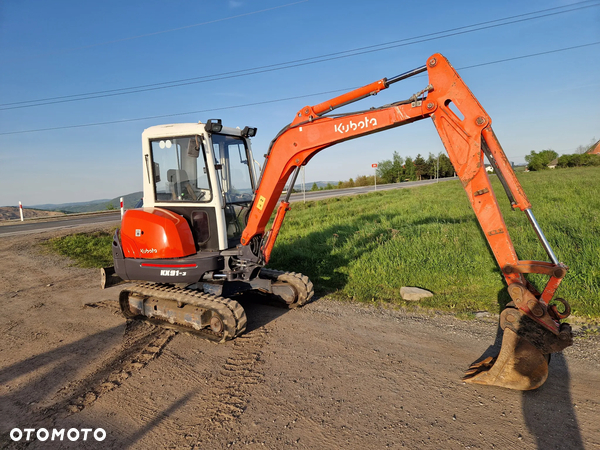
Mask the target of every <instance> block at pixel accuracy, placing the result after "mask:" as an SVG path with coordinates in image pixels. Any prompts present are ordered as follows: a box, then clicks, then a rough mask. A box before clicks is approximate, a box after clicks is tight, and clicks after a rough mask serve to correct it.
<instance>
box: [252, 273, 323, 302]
mask: <svg viewBox="0 0 600 450" xmlns="http://www.w3.org/2000/svg"><path fill="white" fill-rule="evenodd" d="M260 275H262V276H263V277H264V278H267V279H270V280H273V281H282V282H284V283H288V284H291V285H292V286H293V287H294V288H295V289H296V292H298V300H296V301H295V302H294V303H292V304H291V305H288V307H289V308H295V307H296V306H303V305H305V304H307V303H308V302H309V301H310V299H311V298H312V297H313V295H315V289H314V286H313V284H312V281H310V280H309V278H308V277H307V276H306V275H303V274H301V273H297V272H284V271H281V270H275V269H264V268H263V269H261V270H260Z"/></svg>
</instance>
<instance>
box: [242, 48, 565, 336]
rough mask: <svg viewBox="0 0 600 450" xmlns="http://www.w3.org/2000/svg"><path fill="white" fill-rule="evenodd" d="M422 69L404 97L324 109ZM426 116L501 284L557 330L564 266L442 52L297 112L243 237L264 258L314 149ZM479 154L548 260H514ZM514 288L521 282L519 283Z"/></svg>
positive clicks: (267, 169) (272, 154) (270, 158)
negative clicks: (530, 276)
mask: <svg viewBox="0 0 600 450" xmlns="http://www.w3.org/2000/svg"><path fill="white" fill-rule="evenodd" d="M424 71H427V73H428V76H429V83H428V85H427V86H426V87H425V89H423V90H422V91H421V92H419V93H418V94H415V95H413V96H412V97H411V98H410V99H408V100H406V101H402V102H397V103H393V104H390V105H386V106H383V107H380V108H375V109H369V110H366V111H363V112H358V113H350V114H342V115H335V116H334V115H326V113H327V112H331V111H333V110H335V109H336V108H338V107H340V106H343V105H347V104H349V103H352V102H354V101H357V100H360V99H363V98H365V97H366V96H368V95H374V94H376V93H378V92H380V91H382V90H383V89H386V88H388V87H389V85H390V84H392V83H395V82H397V81H400V80H402V79H405V78H408V77H409V76H413V75H416V74H418V73H421V72H424ZM428 117H430V118H431V119H432V120H433V123H434V125H435V127H436V129H437V132H438V134H439V135H440V138H441V140H442V142H443V144H444V147H445V148H446V151H447V152H448V155H449V158H450V161H451V162H452V164H453V166H454V168H455V170H456V173H457V175H458V177H459V178H460V180H461V182H462V185H463V187H464V189H465V191H466V193H467V196H468V198H469V201H470V202H471V205H472V207H473V210H474V212H475V215H476V216H477V219H478V221H479V224H480V226H481V228H482V230H483V233H484V234H485V237H486V239H487V241H488V243H489V246H490V248H491V250H492V252H493V254H494V257H495V258H496V261H497V263H498V265H499V266H500V268H501V270H502V272H503V275H504V277H505V279H506V282H507V284H508V285H509V286H510V285H512V284H516V286H513V290H511V289H509V293H511V296H513V299H514V300H515V303H516V304H517V307H518V308H519V309H520V310H521V311H523V312H524V313H525V314H526V315H528V316H530V317H531V318H532V319H533V320H534V321H536V322H538V324H540V325H541V326H543V327H545V328H546V329H547V330H549V331H551V332H552V333H554V334H555V335H558V334H559V332H560V330H559V324H558V319H559V314H558V313H557V312H555V313H553V314H552V315H550V314H549V311H550V312H552V311H551V309H549V308H548V304H549V302H550V300H551V299H552V297H553V295H554V292H555V291H556V289H557V288H558V285H559V284H560V282H561V280H562V278H563V277H564V275H565V274H566V271H567V267H566V266H564V265H562V264H560V263H558V261H557V260H556V256H555V255H554V253H553V252H552V250H551V249H550V246H549V245H548V242H547V241H546V239H545V237H544V236H543V233H542V232H541V229H539V225H537V222H536V221H535V218H534V217H533V213H532V212H531V204H530V203H529V200H528V199H527V196H526V195H525V193H524V192H523V189H522V187H521V184H520V183H519V180H518V179H517V177H516V175H515V173H514V171H513V170H512V168H511V164H510V162H509V161H508V159H507V158H506V155H505V154H504V151H503V150H502V147H501V146H500V143H499V142H498V140H497V138H496V136H495V134H494V132H493V130H492V127H491V123H492V121H491V118H490V117H489V115H488V114H487V113H486V112H485V110H484V109H483V107H482V106H481V105H480V104H479V102H478V101H477V99H476V98H475V96H474V95H473V93H472V92H471V91H470V90H469V88H468V87H467V86H466V84H465V83H464V81H463V80H462V79H461V77H460V76H459V75H458V73H457V72H456V71H455V70H454V68H453V67H452V66H451V65H450V63H449V62H448V61H447V60H446V58H445V57H444V56H442V55H441V54H435V55H433V56H431V57H430V58H429V59H428V60H427V64H426V65H425V66H423V67H421V68H418V69H414V70H412V71H409V72H406V73H405V74H402V75H399V76H397V77H393V78H391V79H386V78H384V79H382V80H379V81H376V82H374V83H371V84H368V85H366V86H363V87H362V88H359V89H356V90H354V91H351V92H348V93H346V94H343V95H341V96H339V97H336V98H333V99H331V100H328V101H326V102H323V103H320V104H318V105H315V106H306V107H304V108H302V109H301V110H300V111H298V113H297V114H296V117H295V118H294V121H293V122H292V123H291V124H290V125H288V126H287V127H286V128H285V129H284V130H283V131H282V132H281V133H279V135H278V136H277V137H276V138H275V139H274V140H273V142H272V143H271V147H270V150H269V152H268V154H267V157H266V161H265V165H264V168H263V172H262V175H261V180H260V183H259V186H258V189H257V191H256V194H255V199H254V203H253V205H252V209H251V211H250V214H249V216H248V223H247V226H246V228H245V229H244V231H243V234H242V240H241V242H242V244H243V245H249V244H250V243H251V242H255V243H256V242H257V241H260V246H255V247H258V248H260V252H261V255H260V256H261V258H262V261H264V262H265V263H267V262H268V261H269V258H270V254H271V250H272V249H273V245H274V243H275V240H276V239H277V234H278V232H279V229H280V227H281V225H282V223H283V219H284V217H285V213H286V212H287V211H288V210H289V203H288V202H287V199H286V200H285V201H283V202H281V204H280V206H279V208H278V211H277V214H276V217H275V221H274V224H273V227H272V229H271V230H270V231H269V232H267V233H265V228H266V226H267V223H268V222H269V219H270V217H271V214H272V212H273V211H274V209H275V207H276V204H277V201H278V199H279V197H280V195H281V194H282V192H283V190H284V188H285V185H286V182H287V180H288V178H289V177H290V175H292V174H295V175H294V181H295V176H296V175H297V173H298V170H299V168H300V167H301V166H303V165H305V164H306V163H308V161H309V160H310V159H311V158H312V157H313V156H314V155H316V154H317V153H318V152H320V151H321V150H323V149H324V148H327V147H330V146H332V145H334V144H337V143H339V142H344V141H347V140H350V139H356V138H358V137H361V136H366V135H368V134H372V133H377V132H380V131H384V130H387V129H390V128H394V127H399V126H402V125H406V124H409V123H412V122H414V121H417V120H421V119H425V118H428ZM484 155H486V156H487V158H488V160H489V161H490V163H491V164H492V165H493V167H494V169H495V171H496V174H497V175H498V178H499V180H500V181H501V183H502V185H503V187H504V189H505V191H506V194H507V196H508V198H509V200H510V202H511V206H512V207H513V209H519V210H521V211H525V212H526V214H527V216H528V218H529V220H530V221H531V222H532V225H533V226H534V228H535V230H536V233H538V236H539V237H540V240H541V241H542V245H543V246H544V248H545V249H546V251H547V252H548V254H549V256H550V258H551V260H552V263H547V262H540V261H520V260H519V258H518V256H517V254H516V252H515V249H514V246H513V243H512V241H511V239H510V236H509V233H508V230H507V228H506V224H505V223H504V218H503V216H502V213H501V211H500V207H499V205H498V201H497V199H496V196H495V194H494V192H493V190H492V186H491V183H490V180H489V177H488V175H487V172H486V170H485V166H484V160H483V156H484ZM292 183H293V182H292ZM290 191H291V189H290ZM288 196H289V194H288ZM526 273H543V274H547V275H549V276H550V280H549V281H548V284H547V285H546V287H545V289H544V290H543V292H542V293H539V292H538V291H537V290H535V288H534V287H533V286H532V285H531V284H530V283H529V282H528V281H527V280H526V279H525V277H524V274H526ZM517 287H519V288H520V287H522V290H518V289H517Z"/></svg>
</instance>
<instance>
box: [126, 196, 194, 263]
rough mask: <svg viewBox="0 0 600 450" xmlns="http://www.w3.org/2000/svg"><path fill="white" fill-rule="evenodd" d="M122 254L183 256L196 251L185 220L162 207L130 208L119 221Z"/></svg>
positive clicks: (142, 256)
mask: <svg viewBox="0 0 600 450" xmlns="http://www.w3.org/2000/svg"><path fill="white" fill-rule="evenodd" d="M121 245H122V246H123V254H124V256H125V258H136V259H164V258H183V257H184V256H189V255H193V254H195V253H196V245H195V244H194V236H193V235H192V231H191V230H190V226H189V225H188V223H187V221H186V220H185V219H184V218H183V217H182V216H180V215H179V214H175V213H174V212H171V211H169V210H167V209H163V208H141V209H130V210H128V211H126V212H125V214H124V216H123V220H122V221H121Z"/></svg>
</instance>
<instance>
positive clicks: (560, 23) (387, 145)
mask: <svg viewBox="0 0 600 450" xmlns="http://www.w3.org/2000/svg"><path fill="white" fill-rule="evenodd" d="M550 8H558V9H554V10H551V11H546V12H545V13H537V14H532V15H525V16H521V17H518V18H513V19H510V20H503V21H499V22H494V23H489V24H487V25H480V26H479V27H481V28H483V29H481V30H478V31H471V30H473V29H474V28H462V30H459V31H460V33H461V34H455V35H453V36H446V37H440V36H443V35H435V36H432V35H431V34H432V33H437V32H443V31H445V30H450V29H454V28H459V27H466V26H469V25H473V24H478V23H483V22H489V21H493V20H497V19H503V18H507V17H511V16H519V15H523V14H527V13H533V12H535V11H541V10H548V9H550ZM568 10H572V11H570V12H565V11H568ZM541 15H545V17H539V16H541ZM524 19H528V20H524ZM516 20H519V22H515V23H510V24H506V23H507V22H511V21H512V22H514V21H516ZM492 25H495V26H492ZM452 33H457V31H454V32H452ZM452 33H446V34H452ZM419 36H426V37H421V38H418V37H419ZM436 37H439V38H436ZM434 38H435V39H434ZM401 40H405V41H403V42H398V41H401ZM392 42H395V44H392V45H393V48H385V49H381V47H372V46H377V45H379V44H385V43H392ZM598 42H600V1H598V0H591V1H587V2H581V1H578V0H573V1H565V0H556V1H548V0H545V1H538V0H531V1H529V2H521V1H501V2H486V3H485V6H483V4H482V3H481V2H476V1H458V2H456V1H455V2H448V1H429V2H426V3H424V2H422V1H398V0H395V1H388V0H370V1H369V2H365V1H360V2H358V1H348V0H345V1H344V0H305V1H299V0H295V1H294V0H255V1H246V0H237V1H188V0H173V1H147V0H144V1H142V0H136V1H123V0H120V1H111V0H105V1H103V2H82V1H65V0H56V1H54V2H47V1H34V0H21V1H5V2H1V3H0V61H1V62H2V63H1V67H2V69H1V70H0V104H1V106H0V187H1V189H0V205H16V204H17V203H18V201H19V200H20V201H22V202H23V204H24V205H32V204H42V203H64V202H74V201H86V200H93V199H99V198H112V197H116V196H119V195H123V194H127V193H130V192H134V191H137V190H140V189H141V177H142V167H141V133H142V131H143V130H144V129H145V128H147V127H149V126H153V125H158V124H163V123H178V122H196V121H199V120H201V121H203V122H204V121H206V120H207V119H209V118H220V119H222V120H223V123H224V124H225V125H228V126H233V127H236V126H239V127H244V126H246V125H249V126H255V127H258V134H257V136H256V138H255V139H254V140H253V149H254V152H255V155H256V156H257V157H258V158H257V159H259V160H260V161H262V155H263V154H264V153H265V152H266V150H267V148H268V145H269V142H270V141H271V139H272V138H273V137H274V136H275V134H276V133H277V132H278V131H279V130H280V129H281V128H282V127H283V126H285V125H286V124H288V123H289V122H291V121H292V119H293V117H294V114H295V113H296V111H298V110H299V109H300V108H302V107H303V106H304V105H307V104H311V105H312V104H317V103H320V102H322V101H324V100H326V99H328V98H330V97H334V96H336V95H339V92H338V93H331V94H322V95H312V96H311V94H318V93H322V92H328V91H334V90H339V89H351V88H355V87H358V86H361V85H364V84H367V83H370V82H372V81H376V80H378V79H381V78H383V77H392V76H394V75H397V74H399V73H402V72H405V71H407V70H409V69H412V68H415V67H418V66H421V65H423V64H424V63H425V61H426V60H427V57H428V56H430V55H431V54H433V53H436V52H440V53H443V54H444V55H445V56H446V57H447V58H448V59H449V60H450V62H451V63H452V64H453V66H454V67H455V68H456V69H458V71H459V73H460V74H461V76H462V77H463V79H464V80H465V81H466V83H467V85H468V86H469V87H470V88H471V90H472V91H473V92H474V94H475V95H476V96H477V98H478V99H479V101H480V103H481V104H482V105H483V107H484V108H485V109H486V110H487V112H488V113H489V114H490V116H491V117H492V120H493V127H494V131H495V132H496V134H497V135H498V137H499V139H500V142H501V143H502V145H503V147H504V150H505V152H506V154H507V155H508V157H509V159H510V160H511V161H514V162H515V163H522V162H524V156H525V155H526V154H528V153H529V152H530V151H531V150H542V149H547V148H552V149H554V150H556V151H557V152H558V153H559V154H562V153H573V152H574V151H575V149H576V148H577V147H578V146H579V145H582V144H587V143H589V141H590V140H591V139H592V138H594V137H595V138H596V139H599V138H600V108H598V105H599V104H600V102H599V100H600V81H599V80H600V77H599V76H598V74H599V73H600V45H598V44H597V43H598ZM592 43H596V44H595V45H588V46H585V47H579V48H574V49H571V50H566V51H557V52H553V53H548V54H545V55H540V56H536V57H527V58H523V59H517V60H512V61H508V62H503V63H497V64H489V65H483V66H480V67H475V68H468V67H469V66H473V65H478V64H483V63H489V62H494V61H498V60H503V59H510V58H515V57H519V56H524V55H532V54H537V53H543V52H551V51H554V50H559V49H564V48H569V47H578V46H582V45H585V44H592ZM388 46H389V45H388ZM364 47H370V49H367V50H369V51H364V50H363V51H354V52H351V53H349V54H342V55H340V54H339V52H344V51H349V50H354V49H361V48H364ZM376 49H380V50H379V51H372V50H376ZM334 53H335V54H338V55H337V56H336V58H335V59H332V58H331V57H328V58H325V59H329V60H327V61H322V62H315V63H310V64H307V63H308V62H312V61H314V60H308V61H305V63H304V64H302V65H298V64H297V63H295V64H292V65H295V67H291V68H286V69H282V70H271V71H264V69H263V70H262V73H256V74H251V75H245V76H235V77H229V78H226V77H223V76H220V77H217V78H218V79H217V80H215V81H209V82H202V83H193V84H187V85H184V86H178V87H172V88H168V89H155V90H148V91H145V92H138V93H131V94H127V95H110V96H107V95H106V94H101V95H103V96H101V97H100V98H92V99H87V100H82V101H69V102H64V100H67V99H74V98H78V97H69V98H60V99H55V100H44V101H42V102H41V103H46V102H55V101H61V103H53V104H47V105H38V106H29V107H26V108H23V107H21V106H24V105H30V104H24V103H22V102H26V101H31V100H40V99H49V98H54V97H65V96H71V95H76V94H86V93H94V92H98V91H107V90H116V89H122V88H129V87H134V86H142V85H151V84H156V83H164V82H167V81H174V80H183V79H189V78H195V77H196V78H197V77H202V76H208V75H215V74H222V73H226V72H234V71H240V70H245V69H252V68H257V67H264V66H270V65H274V64H280V63H286V62H290V61H297V60H305V59H308V58H314V57H318V56H321V55H329V54H334ZM347 55H350V56H348V57H343V58H339V56H347ZM237 75H240V73H238V74H237ZM426 84H427V78H426V76H420V77H415V78H412V79H410V80H407V81H406V82H401V83H397V84H395V85H393V86H392V87H391V88H390V89H388V90H386V91H384V92H382V93H380V94H379V95H378V96H376V97H374V98H369V99H368V100H365V101H363V102H361V103H357V104H354V105H352V106H350V107H349V109H347V110H356V109H362V108H367V107H370V106H378V105H383V104H386V103H390V102H393V101H396V100H402V99H405V98H408V97H410V96H411V95H412V94H414V93H415V92H418V91H419V90H421V89H422V88H423V87H425V85H426ZM113 93H115V92H113ZM94 95H97V94H94ZM94 95H92V96H94ZM301 96H306V97H305V98H297V99H293V100H282V99H286V98H290V97H301ZM263 102H267V103H263ZM38 103H39V102H38ZM257 103H263V104H257ZM249 104H255V105H253V106H243V105H249ZM15 106H19V108H15ZM8 108H11V109H8ZM219 108H226V109H220V110H219ZM190 111H199V112H196V113H192V114H180V113H185V112H190ZM170 114H173V116H171V117H157V118H152V119H144V120H133V121H127V122H122V123H111V124H106V125H98V126H82V127H77V128H62V127H70V126H75V125H85V124H93V123H99V122H115V121H121V120H128V119H139V118H144V117H153V116H161V115H170ZM47 128H58V129H55V130H48V131H37V132H33V131H30V130H39V129H47ZM23 131H25V132H23ZM394 151H398V152H399V153H400V154H401V155H402V156H412V157H414V156H416V155H417V154H418V153H421V154H422V155H424V156H427V155H428V154H429V153H430V152H431V153H434V154H437V153H438V152H440V151H444V150H443V146H442V144H441V142H440V140H439V137H438V136H437V133H436V132H435V128H434V127H433V124H432V123H431V121H429V120H425V121H421V122H418V123H415V124H412V125H408V126H405V127H400V128H397V129H394V130H390V131H387V132H383V133H378V134H375V135H372V136H369V137H366V138H361V139H357V140H354V141H350V142H346V143H344V144H340V145H338V146H335V147H332V148H330V149H327V150H324V151H323V152H321V153H320V154H319V155H317V156H316V157H315V158H313V160H312V161H311V162H310V163H309V164H308V166H307V168H306V180H307V182H312V181H317V180H326V181H337V180H346V179H348V178H350V177H355V176H356V175H361V174H370V173H371V171H372V169H371V164H372V163H374V162H378V161H381V160H384V159H390V158H391V156H392V153H393V152H394Z"/></svg>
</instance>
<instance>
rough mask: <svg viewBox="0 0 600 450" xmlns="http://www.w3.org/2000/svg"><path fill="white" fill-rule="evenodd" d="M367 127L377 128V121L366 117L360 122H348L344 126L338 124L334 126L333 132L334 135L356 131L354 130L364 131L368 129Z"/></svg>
mask: <svg viewBox="0 0 600 450" xmlns="http://www.w3.org/2000/svg"><path fill="white" fill-rule="evenodd" d="M369 126H371V127H376V126H377V119H375V118H371V119H369V118H368V117H366V116H365V118H364V120H361V121H360V122H354V121H352V120H351V121H350V122H348V123H346V124H344V123H339V124H337V125H335V128H334V129H335V132H336V133H342V134H344V133H348V132H349V131H356V130H364V129H367V128H369Z"/></svg>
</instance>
